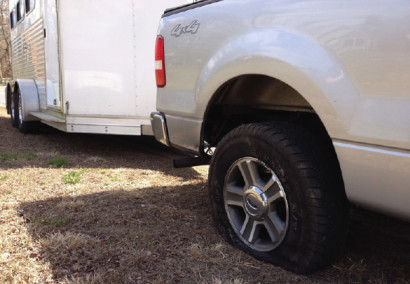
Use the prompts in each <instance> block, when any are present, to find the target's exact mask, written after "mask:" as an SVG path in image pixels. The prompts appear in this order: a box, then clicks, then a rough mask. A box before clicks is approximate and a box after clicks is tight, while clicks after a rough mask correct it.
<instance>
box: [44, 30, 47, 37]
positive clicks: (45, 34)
mask: <svg viewBox="0 0 410 284" xmlns="http://www.w3.org/2000/svg"><path fill="white" fill-rule="evenodd" d="M44 38H47V31H46V29H44Z"/></svg>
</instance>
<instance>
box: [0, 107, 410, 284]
mask: <svg viewBox="0 0 410 284" xmlns="http://www.w3.org/2000/svg"><path fill="white" fill-rule="evenodd" d="M176 156H177V154H175V153H174V152H172V151H170V150H168V149H165V148H163V147H161V146H159V145H157V144H154V143H153V141H152V139H147V138H133V137H127V138H120V137H109V136H97V135H77V134H64V133H60V132H53V131H45V132H44V133H42V134H38V135H22V134H20V133H19V132H18V131H17V130H16V129H14V128H12V127H11V126H10V122H9V120H8V117H6V113H5V111H4V109H0V209H1V213H0V232H1V238H0V283H213V284H243V283H272V282H275V283H276V282H277V283H326V282H330V283H335V282H336V283H346V282H350V283H362V282H369V283H393V282H395V283H406V282H408V281H409V279H410V272H409V267H410V256H409V252H410V244H409V243H410V242H409V236H410V228H409V224H408V223H403V222H400V221H396V220H392V219H389V218H385V217H381V216H378V215H374V214H371V213H368V212H365V211H362V210H353V213H352V224H351V230H350V234H349V238H348V244H347V250H346V254H345V255H344V256H342V257H341V259H340V260H339V261H338V262H337V263H335V264H334V266H332V267H330V268H328V269H326V270H324V271H321V272H319V273H316V274H314V275H311V276H298V275H294V274H292V273H290V272H287V271H284V270H283V269H281V268H278V267H275V266H272V265H269V264H265V263H262V262H259V261H257V260H255V259H253V258H251V257H249V256H248V255H246V254H243V253H242V252H240V251H238V250H236V249H234V248H232V247H231V246H229V245H227V244H226V243H225V242H224V241H223V240H222V239H221V237H220V236H219V235H218V234H216V232H215V230H214V228H213V226H212V222H211V218H210V213H209V210H208V196H207V190H206V187H207V184H206V182H207V170H208V169H207V167H195V168H187V169H173V168H172V167H171V160H172V159H173V158H175V157H176ZM62 158H64V159H65V162H64V165H63V166H61V167H59V165H60V164H61V163H51V164H50V163H49V161H51V160H54V161H57V160H60V161H61V160H62ZM72 172H76V173H81V178H80V179H79V180H76V182H74V183H66V182H65V181H64V177H67V176H68V175H70V173H72ZM72 175H73V174H72Z"/></svg>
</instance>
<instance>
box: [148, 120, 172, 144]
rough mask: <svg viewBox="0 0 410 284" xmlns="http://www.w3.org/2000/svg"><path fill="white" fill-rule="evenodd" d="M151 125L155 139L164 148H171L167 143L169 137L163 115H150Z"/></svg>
mask: <svg viewBox="0 0 410 284" xmlns="http://www.w3.org/2000/svg"><path fill="white" fill-rule="evenodd" d="M151 125H152V131H153V132H154V136H155V139H156V140H157V141H158V142H161V143H162V144H164V145H166V146H171V144H170V143H169V136H168V130H167V122H166V120H165V115H164V114H163V113H160V112H152V113H151Z"/></svg>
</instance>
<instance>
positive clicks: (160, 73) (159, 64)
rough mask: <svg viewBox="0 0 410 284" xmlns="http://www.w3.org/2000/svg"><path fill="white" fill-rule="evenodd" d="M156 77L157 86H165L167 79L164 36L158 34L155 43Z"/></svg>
mask: <svg viewBox="0 0 410 284" xmlns="http://www.w3.org/2000/svg"><path fill="white" fill-rule="evenodd" d="M155 77H156V79H157V87H158V88H163V87H165V84H166V83H167V81H166V79H165V56H164V38H163V37H162V36H157V41H156V43H155Z"/></svg>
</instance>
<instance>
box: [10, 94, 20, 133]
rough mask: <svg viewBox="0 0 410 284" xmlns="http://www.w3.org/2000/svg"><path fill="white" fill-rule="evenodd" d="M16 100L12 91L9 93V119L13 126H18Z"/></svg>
mask: <svg viewBox="0 0 410 284" xmlns="http://www.w3.org/2000/svg"><path fill="white" fill-rule="evenodd" d="M17 105H18V101H17V96H16V94H15V93H14V92H12V93H11V95H10V120H11V125H12V126H13V127H17V126H18V106H17Z"/></svg>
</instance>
